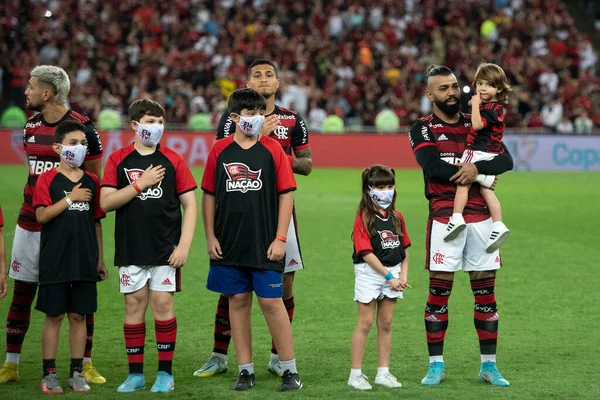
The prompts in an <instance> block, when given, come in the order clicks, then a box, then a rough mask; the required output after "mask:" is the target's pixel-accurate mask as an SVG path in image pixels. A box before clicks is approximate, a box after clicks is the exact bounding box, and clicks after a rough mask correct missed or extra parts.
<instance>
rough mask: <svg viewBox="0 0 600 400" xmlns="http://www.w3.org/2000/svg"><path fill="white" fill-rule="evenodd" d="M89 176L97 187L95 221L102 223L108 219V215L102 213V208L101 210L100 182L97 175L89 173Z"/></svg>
mask: <svg viewBox="0 0 600 400" xmlns="http://www.w3.org/2000/svg"><path fill="white" fill-rule="evenodd" d="M88 173H89V172H88ZM89 175H90V176H91V177H92V179H93V180H94V184H95V185H96V195H95V196H94V219H95V220H96V221H100V220H101V219H102V218H105V217H106V213H105V212H104V211H102V208H100V181H99V180H98V177H97V176H96V175H94V174H92V173H89Z"/></svg>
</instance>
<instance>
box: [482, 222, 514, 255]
mask: <svg viewBox="0 0 600 400" xmlns="http://www.w3.org/2000/svg"><path fill="white" fill-rule="evenodd" d="M509 235H510V230H509V229H508V228H507V227H506V225H504V222H502V221H499V222H494V224H493V225H492V232H491V233H490V238H489V239H488V241H487V244H486V249H485V251H486V252H488V253H493V252H495V251H496V250H498V249H499V248H500V246H502V243H504V241H505V240H506V239H508V236H509Z"/></svg>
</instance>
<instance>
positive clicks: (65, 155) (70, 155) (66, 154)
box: [60, 144, 87, 168]
mask: <svg viewBox="0 0 600 400" xmlns="http://www.w3.org/2000/svg"><path fill="white" fill-rule="evenodd" d="M61 147H62V151H61V153H60V157H61V158H62V159H63V160H64V161H65V162H66V163H67V164H69V165H70V166H71V167H73V168H75V167H81V164H83V160H84V159H85V155H86V154H87V146H84V145H82V144H77V145H75V146H65V145H64V144H61Z"/></svg>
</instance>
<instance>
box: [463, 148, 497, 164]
mask: <svg viewBox="0 0 600 400" xmlns="http://www.w3.org/2000/svg"><path fill="white" fill-rule="evenodd" d="M497 155H498V154H496V153H486V152H485V151H479V150H468V149H467V150H465V151H464V152H463V155H462V158H461V159H460V162H461V163H474V162H477V161H490V160H493V159H494V158H495V157H496V156H497Z"/></svg>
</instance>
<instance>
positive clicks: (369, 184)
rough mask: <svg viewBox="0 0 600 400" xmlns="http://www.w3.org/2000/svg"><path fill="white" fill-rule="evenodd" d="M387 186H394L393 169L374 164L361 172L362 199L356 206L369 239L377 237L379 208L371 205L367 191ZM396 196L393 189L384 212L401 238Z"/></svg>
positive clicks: (371, 201) (394, 174)
mask: <svg viewBox="0 0 600 400" xmlns="http://www.w3.org/2000/svg"><path fill="white" fill-rule="evenodd" d="M387 185H394V186H395V185H396V172H395V171H394V170H393V169H391V168H388V167H386V166H385V165H381V164H375V165H373V166H371V167H369V168H365V170H364V171H363V172H362V198H361V200H360V205H359V206H358V213H359V214H360V216H361V217H362V220H363V223H364V224H365V227H366V228H367V232H369V235H370V236H371V237H372V236H375V235H377V230H376V229H375V218H376V216H377V214H380V212H379V207H377V206H376V205H375V203H373V200H371V197H369V191H370V190H371V189H370V188H376V187H377V186H387ZM396 195H397V191H396V189H395V188H394V198H393V200H392V204H391V205H390V207H389V208H388V209H387V210H386V211H387V214H388V215H387V217H388V218H391V219H392V222H393V223H394V230H395V231H396V234H398V235H399V236H400V237H402V227H401V222H400V217H399V216H398V213H396Z"/></svg>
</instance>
